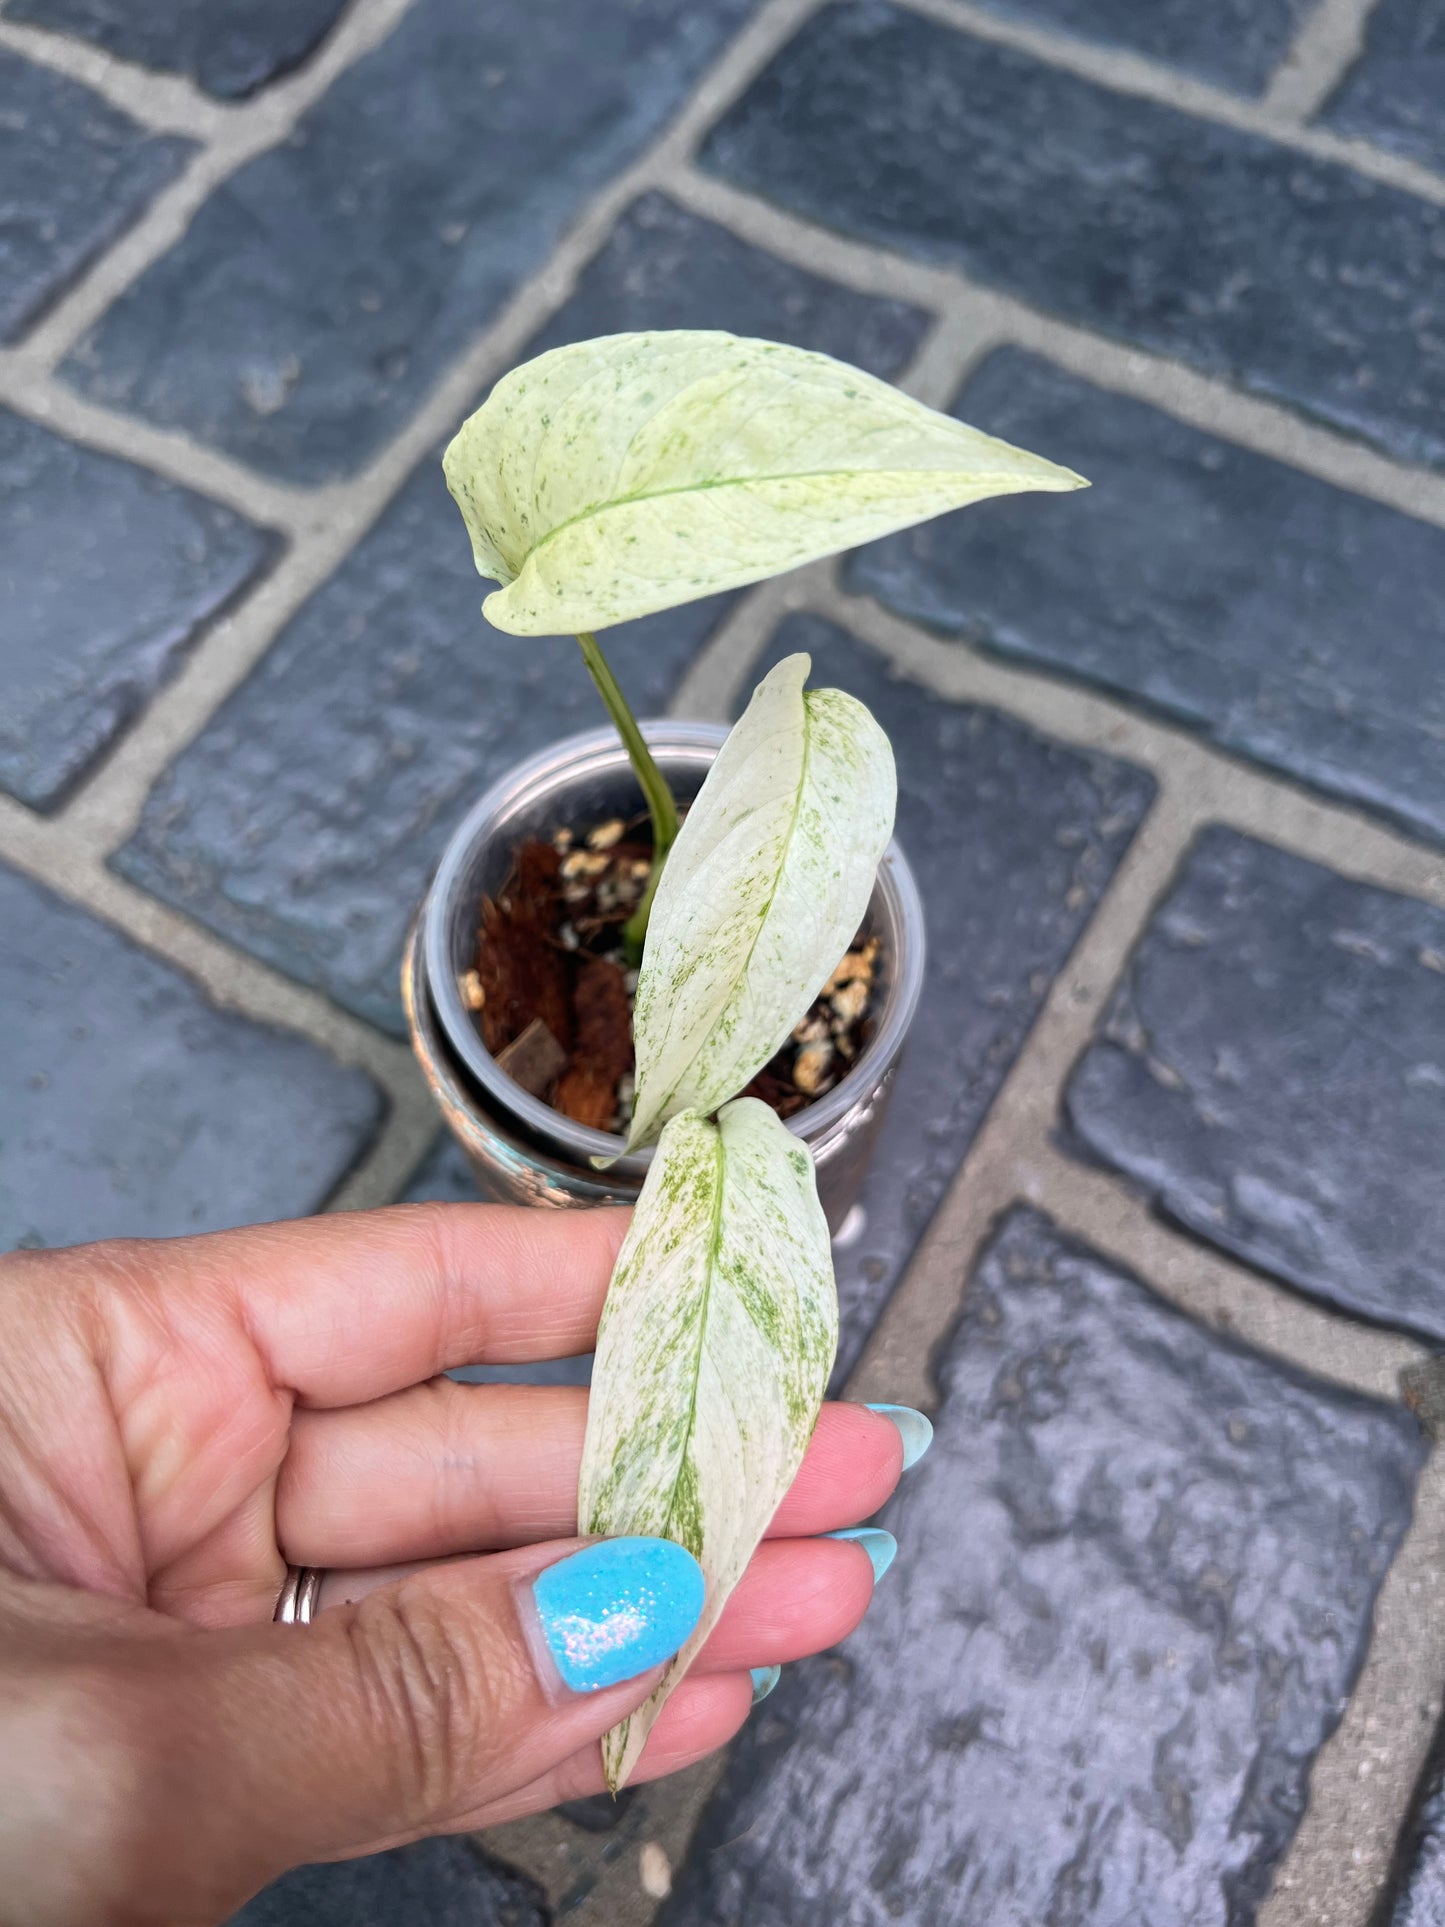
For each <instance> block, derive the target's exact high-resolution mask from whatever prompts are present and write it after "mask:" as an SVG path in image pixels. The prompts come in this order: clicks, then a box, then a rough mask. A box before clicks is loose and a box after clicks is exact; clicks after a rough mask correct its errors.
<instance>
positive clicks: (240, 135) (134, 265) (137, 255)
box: [11, 0, 411, 376]
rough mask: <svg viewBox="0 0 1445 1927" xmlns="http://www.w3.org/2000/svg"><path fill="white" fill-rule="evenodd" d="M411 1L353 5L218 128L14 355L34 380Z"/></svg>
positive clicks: (359, 0) (355, 1) (365, 0)
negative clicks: (295, 64) (289, 69)
mask: <svg viewBox="0 0 1445 1927" xmlns="http://www.w3.org/2000/svg"><path fill="white" fill-rule="evenodd" d="M410 4H411V0H352V6H351V8H350V10H349V11H348V12H347V13H346V14H344V15H343V16H342V18H341V20H340V21H339V22H338V24H337V26H336V27H335V28H334V29H333V30H332V32H331V34H330V35H329V36H328V37H327V39H326V40H325V41H324V42H323V43H322V45H321V46H320V47H319V48H318V49H317V51H316V53H315V54H314V55H313V56H312V58H311V59H310V60H309V61H308V62H307V63H306V64H305V65H304V66H302V67H299V68H297V70H296V71H295V72H294V73H291V74H287V75H285V76H284V77H283V78H282V79H280V80H278V81H276V82H275V83H274V84H273V85H272V86H270V87H268V88H267V89H266V91H265V92H264V93H261V94H258V95H257V97H256V98H255V99H254V100H253V101H250V102H248V103H247V104H246V105H245V106H243V107H238V108H236V109H234V110H233V111H232V113H231V114H230V115H229V116H228V117H227V118H226V120H225V121H224V123H223V124H218V127H217V130H216V132H215V134H214V136H213V138H212V139H211V140H210V141H209V142H208V143H206V144H204V145H203V146H202V148H201V150H200V152H199V153H198V154H197V155H196V156H195V158H194V159H193V160H192V161H191V162H190V164H189V166H187V167H186V168H185V169H184V170H183V171H182V173H181V174H180V176H179V178H178V179H176V180H175V181H173V182H172V183H171V184H170V186H169V187H166V188H163V189H162V190H161V192H160V193H159V194H158V195H157V196H156V198H155V199H154V200H153V201H152V202H151V204H150V206H149V207H148V208H147V209H146V210H145V212H144V213H143V214H142V215H141V216H140V217H139V219H138V220H136V221H135V222H134V223H133V224H132V225H131V226H130V227H128V228H127V229H126V231H125V233H124V234H122V235H121V236H120V237H119V238H118V239H117V240H116V242H115V243H114V245H113V246H112V247H110V248H109V249H108V250H107V251H106V252H105V253H104V254H102V255H101V256H99V258H98V259H97V260H95V261H93V262H92V263H91V264H90V265H89V267H88V268H87V269H86V270H85V271H84V272H83V273H82V274H81V275H80V277H79V278H78V280H77V281H76V282H75V284H74V285H73V286H72V287H71V288H69V289H68V290H67V291H66V293H64V294H63V295H62V296H61V297H60V299H59V300H58V301H57V302H56V303H55V304H54V306H53V307H51V308H50V310H49V311H48V313H47V314H46V315H45V316H43V317H42V319H41V320H40V321H39V322H38V323H37V324H36V326H35V327H34V328H33V329H32V330H31V331H30V333H29V334H28V335H27V337H26V338H25V340H24V342H23V343H22V344H21V345H20V346H18V347H16V348H14V349H13V350H12V351H11V357H12V359H13V360H15V361H19V362H22V363H23V364H24V366H25V367H26V369H28V370H29V371H30V373H31V374H32V376H39V375H48V374H51V373H53V372H54V370H55V368H56V367H57V365H58V364H59V363H60V362H61V361H62V360H63V359H64V358H65V356H66V355H67V354H68V353H69V352H70V350H71V349H72V348H73V347H74V346H75V344H76V342H77V341H78V340H79V339H80V337H81V336H82V335H83V334H84V333H85V332H86V331H87V330H88V329H89V328H91V327H92V326H93V325H94V324H95V322H96V321H98V320H99V319H100V317H101V315H102V314H103V313H104V312H105V310H106V309H107V308H108V307H110V305H111V303H112V302H113V301H115V300H116V299H117V298H118V297H119V296H120V295H122V294H123V293H124V292H125V291H126V289H127V288H128V287H129V286H130V285H131V283H132V282H133V281H135V280H136V279H137V278H138V277H139V276H140V275H141V274H142V273H144V271H145V270H146V269H147V268H148V267H150V266H151V264H152V263H153V262H155V261H157V260H158V259H159V258H160V256H161V255H162V254H164V253H166V252H167V251H168V250H169V249H170V248H172V247H173V246H174V245H175V244H176V243H177V242H178V241H179V240H180V239H181V237H182V236H183V235H184V233H185V231H186V229H187V227H188V226H189V225H190V222H191V219H192V217H193V216H194V215H195V213H196V212H197V210H198V209H199V208H200V206H201V204H202V202H203V201H205V200H206V199H207V198H208V197H209V195H210V194H211V193H212V191H213V190H214V189H215V188H216V187H218V186H219V185H220V184H221V182H222V181H224V180H225V179H226V178H227V177H228V176H229V175H231V174H233V173H235V172H236V170H237V169H238V168H239V167H241V166H243V165H244V164H245V162H247V161H249V160H252V159H254V157H255V156H256V155H257V154H261V153H264V152H265V151H266V150H267V149H268V148H272V147H275V146H276V145H278V144H279V142H281V141H282V140H284V139H285V138H286V136H287V135H288V134H289V133H290V132H291V129H292V128H293V126H294V125H295V123H296V121H297V120H298V119H299V117H300V116H301V115H302V114H303V113H304V112H305V110H306V109H307V108H308V107H309V106H311V104H312V103H313V101H316V100H318V99H319V98H320V97H321V95H322V94H323V93H325V91H326V90H327V88H328V87H330V85H331V83H332V82H333V81H334V80H335V79H336V78H337V76H338V75H339V74H341V73H342V72H344V71H345V69H346V68H347V67H349V66H351V65H353V64H354V62H356V61H357V60H359V59H361V57H362V56H363V55H364V54H366V53H369V52H370V51H371V49H372V48H373V47H375V46H377V45H378V44H379V43H380V42H381V41H382V40H383V39H385V37H386V36H387V35H388V34H389V33H390V32H391V31H392V29H393V28H394V27H395V26H396V25H397V23H398V22H399V21H400V20H401V18H402V15H403V14H404V13H405V12H406V9H407V7H408V6H409V5H410Z"/></svg>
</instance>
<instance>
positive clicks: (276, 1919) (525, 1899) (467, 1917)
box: [230, 1840, 552, 1927]
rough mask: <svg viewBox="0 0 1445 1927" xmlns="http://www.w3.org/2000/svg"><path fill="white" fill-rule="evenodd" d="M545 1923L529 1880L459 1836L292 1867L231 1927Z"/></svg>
mask: <svg viewBox="0 0 1445 1927" xmlns="http://www.w3.org/2000/svg"><path fill="white" fill-rule="evenodd" d="M303 1921H304V1922H305V1923H306V1927H402V1924H403V1923H405V1927H552V1915H551V1912H550V1910H549V1909H548V1908H547V1906H546V1904H545V1902H544V1900H543V1897H542V1895H541V1894H540V1893H539V1892H538V1891H537V1889H536V1888H535V1887H534V1886H533V1885H532V1884H531V1882H530V1881H526V1880H522V1879H521V1878H519V1877H518V1876H517V1875H515V1874H512V1873H509V1872H508V1871H507V1870H506V1869H505V1868H502V1867H497V1866H494V1865H493V1864H492V1862H491V1861H489V1860H485V1859H483V1857H482V1856H481V1854H479V1853H478V1852H477V1851H476V1849H475V1848H473V1847H472V1846H470V1845H469V1844H468V1842H467V1841H465V1840H423V1841H419V1842H418V1843H417V1844H416V1845H415V1846H411V1847H398V1848H396V1849H394V1850H393V1851H392V1852H391V1853H381V1854H375V1855H373V1856H372V1857H371V1858H370V1859H367V1860H353V1861H349V1862H344V1863H342V1864H341V1865H339V1866H335V1865H333V1866H322V1867H298V1868H297V1870H296V1871H295V1873H290V1874H287V1875H286V1877H285V1878H284V1879H282V1880H278V1881H277V1882H276V1884H275V1886H273V1887H268V1888H267V1889H266V1891H265V1892H264V1893H261V1894H258V1895H257V1896H256V1898H255V1899H254V1900H253V1901H251V1902H250V1903H249V1905H247V1906H245V1907H243V1908H242V1909H241V1911H240V1913H238V1914H235V1915H233V1916H232V1918H231V1922H230V1927H298V1923H300V1922H303Z"/></svg>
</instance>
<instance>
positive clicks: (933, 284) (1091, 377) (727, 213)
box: [667, 167, 1445, 528]
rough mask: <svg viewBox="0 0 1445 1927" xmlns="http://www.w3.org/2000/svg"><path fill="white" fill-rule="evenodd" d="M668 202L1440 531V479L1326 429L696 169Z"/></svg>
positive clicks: (1444, 523) (1444, 511)
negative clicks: (1027, 352) (847, 234)
mask: <svg viewBox="0 0 1445 1927" xmlns="http://www.w3.org/2000/svg"><path fill="white" fill-rule="evenodd" d="M667 191H668V192H669V193H671V194H672V196H673V197H674V199H676V200H678V201H680V202H682V203H683V205H684V206H686V207H688V208H689V209H690V210H691V211H692V212H693V213H695V214H699V215H701V216H703V217H704V218H706V219H708V220H711V221H714V222H716V223H717V224H718V226H720V227H724V228H726V229H727V230H728V232H729V233H731V234H733V235H735V236H736V237H737V238H738V239H739V240H741V241H745V242H748V243H750V244H751V245H752V246H754V247H761V248H766V249H767V250H768V251H769V252H771V253H773V254H777V255H779V256H781V257H782V258H784V259H786V260H789V261H791V262H793V263H794V264H795V265H796V266H798V267H802V268H806V269H808V270H809V271H810V272H811V273H813V274H816V275H819V276H822V277H823V278H825V279H828V280H832V281H837V282H840V283H841V284H842V285H843V286H845V287H850V288H854V289H857V290H858V291H859V292H861V293H864V294H872V295H885V296H890V297H892V298H894V299H897V300H903V301H911V302H913V303H915V304H916V305H918V306H920V307H925V308H928V309H930V310H932V311H933V312H935V313H938V314H944V315H949V316H951V317H953V318H954V319H955V320H956V322H957V324H958V325H959V327H960V329H961V330H963V331H964V332H966V333H967V334H968V335H970V336H971V337H972V338H974V339H975V340H977V341H978V342H980V343H988V344H990V345H992V346H995V347H1005V346H1011V347H1016V348H1023V349H1026V350H1028V351H1029V352H1031V353H1033V354H1037V355H1042V356H1046V357H1047V358H1048V359H1049V360H1051V361H1053V362H1056V363H1057V364H1058V366H1059V367H1061V368H1064V369H1067V370H1068V371H1069V372H1070V373H1071V374H1075V375H1078V376H1080V377H1081V378H1082V379H1084V380H1086V381H1090V382H1093V383H1094V384H1095V385H1096V386H1098V387H1101V388H1105V389H1107V390H1109V391H1110V392H1112V393H1115V394H1120V395H1126V396H1129V397H1131V398H1133V399H1135V400H1138V401H1143V402H1148V403H1149V404H1150V405H1151V406H1152V407H1155V408H1159V409H1162V410H1163V411H1164V412H1165V413H1167V414H1171V415H1174V416H1176V417H1177V418H1178V419H1179V420H1180V421H1183V422H1187V423H1189V424H1190V426H1192V427H1195V428H1198V429H1200V430H1202V431H1203V432H1204V433H1206V434H1212V435H1217V436H1218V437H1220V438H1221V439H1222V440H1225V441H1231V442H1235V443H1237V444H1238V445H1239V446H1240V447H1241V448H1247V449H1251V450H1253V451H1254V452H1255V453H1257V454H1261V455H1265V456H1268V457H1269V458H1270V459H1271V460H1273V461H1277V462H1283V463H1286V464H1287V465H1288V466H1290V467H1292V468H1297V469H1299V470H1300V471H1301V473H1303V474H1306V475H1312V476H1314V477H1315V478H1316V479H1317V480H1319V481H1323V482H1328V483H1330V484H1332V485H1333V486H1334V487H1336V488H1342V489H1346V490H1348V491H1349V492H1350V493H1352V494H1356V495H1363V496H1365V497H1366V498H1367V499H1368V500H1370V501H1375V502H1380V503H1382V504H1383V505H1384V506H1385V507H1387V508H1393V509H1398V510H1399V511H1400V512H1401V513H1402V514H1405V515H1410V516H1413V517H1414V518H1415V519H1416V520H1419V521H1424V522H1429V523H1432V524H1433V525H1434V526H1436V527H1439V528H1445V475H1441V474H1438V473H1435V472H1432V471H1431V470H1428V469H1422V468H1413V467H1411V466H1410V465H1409V464H1407V463H1404V462H1398V461H1395V460H1394V459H1393V458H1392V457H1390V456H1388V455H1385V454H1382V453H1381V452H1380V451H1379V450H1378V449H1374V448H1371V447H1370V446H1368V445H1367V444H1366V443H1365V442H1362V441H1357V440H1355V439H1353V438H1352V437H1350V436H1348V435H1345V434H1343V433H1341V432H1340V431H1337V430H1335V429H1332V428H1330V427H1328V426H1327V425H1325V424H1323V423H1321V422H1316V421H1312V420H1309V419H1307V418H1306V417H1305V416H1303V415H1298V414H1295V413H1293V412H1292V411H1291V410H1289V409H1287V408H1285V407H1283V406H1282V405H1281V404H1279V403H1277V402H1270V401H1265V400H1263V399H1262V398H1261V397H1259V396H1257V395H1251V394H1248V393H1246V392H1245V391H1244V390H1243V389H1241V388H1236V387H1233V386H1231V385H1229V384H1228V383H1226V382H1224V381H1221V380H1218V379H1216V378H1214V377H1212V376H1208V375H1203V374H1200V373H1199V372H1198V371H1197V370H1196V369H1193V368H1190V367H1187V366H1186V365H1185V364H1183V363H1182V362H1179V361H1175V360H1171V359H1170V358H1168V357H1166V356H1163V355H1156V354H1152V353H1149V352H1147V351H1146V350H1144V349H1141V348H1138V347H1134V346H1131V345H1130V344H1128V343H1126V342H1121V341H1114V340H1111V339H1110V338H1109V337H1108V336H1107V335H1103V334H1096V333H1094V332H1093V331H1091V330H1090V329H1087V328H1083V327H1080V326H1078V325H1076V324H1075V323H1073V322H1069V321H1064V320H1060V319H1059V318H1058V317H1057V316H1054V315H1049V314H1045V313H1044V312H1043V311H1041V310H1040V309H1036V308H1031V307H1029V306H1027V305H1026V304H1025V303H1024V302H1022V301H1019V300H1017V299H1015V298H1014V297H1013V296H1011V295H1008V294H1003V293H1000V292H998V291H997V290H995V289H992V288H987V287H984V286H982V285H981V284H979V283H976V282H973V281H970V280H969V279H968V277H967V276H966V275H964V274H962V273H960V272H959V271H958V270H956V269H953V268H946V267H938V266H936V265H933V264H931V263H927V262H923V261H918V260H915V259H914V258H912V257H911V256H908V255H903V254H894V253H892V252H890V251H889V250H888V249H886V248H882V247H877V246H874V245H873V244H872V243H869V242H862V241H855V240H852V239H850V238H848V237H846V236H844V235H841V234H837V233H834V232H833V231H832V230H831V229H829V228H826V227H823V226H821V225H820V224H819V223H817V222H813V221H809V220H807V219H805V218H804V217H803V216H802V215H798V214H794V213H791V212H789V211H787V210H785V209H783V208H780V207H777V206H775V205H774V204H772V203H771V202H768V201H764V200H762V199H761V198H760V197H759V196H757V195H754V194H751V193H749V192H747V191H746V190H745V189H742V188H738V187H734V186H732V185H731V184H729V183H728V182H726V181H722V180H720V179H718V178H716V177H715V176H713V175H710V174H706V173H704V172H702V171H701V170H700V169H698V168H696V167H687V168H683V169H681V170H679V172H678V173H677V174H676V175H674V177H673V179H672V181H671V182H670V183H668V184H667Z"/></svg>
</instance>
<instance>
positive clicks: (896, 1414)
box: [868, 1405, 933, 1472]
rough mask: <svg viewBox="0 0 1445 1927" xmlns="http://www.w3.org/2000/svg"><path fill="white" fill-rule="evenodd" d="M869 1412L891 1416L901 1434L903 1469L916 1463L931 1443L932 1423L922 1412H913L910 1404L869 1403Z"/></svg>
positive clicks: (885, 1416) (886, 1416) (905, 1469)
mask: <svg viewBox="0 0 1445 1927" xmlns="http://www.w3.org/2000/svg"><path fill="white" fill-rule="evenodd" d="M868 1410H869V1411H870V1412H877V1413H879V1414H881V1416H882V1417H884V1418H891V1419H892V1421H893V1423H894V1424H895V1425H896V1426H897V1427H898V1430H899V1431H900V1432H901V1433H902V1434H903V1470H904V1471H905V1472H906V1471H907V1470H908V1468H909V1467H910V1466H912V1465H917V1463H918V1461H919V1460H920V1459H921V1458H922V1457H923V1455H924V1453H925V1452H926V1451H927V1450H928V1448H929V1446H930V1445H932V1443H933V1424H932V1421H931V1420H930V1419H927V1418H925V1417H924V1415H923V1413H922V1412H915V1411H914V1409H913V1407H912V1406H911V1405H870V1406H869V1407H868Z"/></svg>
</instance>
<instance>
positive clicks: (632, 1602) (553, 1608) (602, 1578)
mask: <svg viewBox="0 0 1445 1927" xmlns="http://www.w3.org/2000/svg"><path fill="white" fill-rule="evenodd" d="M706 1592H707V1586H706V1582H705V1581H704V1579H703V1576H702V1567H701V1566H700V1565H699V1564H698V1563H697V1561H696V1559H694V1558H693V1556H692V1554H691V1553H690V1552H688V1551H687V1550H686V1549H685V1548H684V1547H682V1546H677V1545H674V1544H673V1542H672V1541H671V1540H670V1539H600V1540H599V1541H598V1542H597V1544H596V1545H595V1546H587V1547H585V1548H584V1549H583V1550H582V1551H581V1552H574V1553H571V1554H570V1555H569V1556H568V1557H567V1558H566V1559H559V1560H558V1561H557V1563H556V1565H555V1566H548V1568H547V1570H546V1571H545V1572H543V1573H539V1574H538V1576H537V1578H536V1579H534V1580H533V1582H532V1597H533V1598H534V1599H535V1600H536V1602H537V1615H538V1618H539V1619H540V1620H541V1622H542V1635H543V1637H544V1638H545V1640H546V1641H547V1647H548V1650H549V1651H550V1653H551V1655H552V1657H553V1659H554V1660H555V1661H556V1662H557V1671H558V1672H559V1673H560V1674H561V1675H562V1679H563V1682H564V1684H566V1685H567V1686H570V1687H571V1689H572V1691H573V1692H574V1693H595V1692H596V1691H597V1690H598V1688H599V1687H603V1686H615V1685H616V1684H617V1682H618V1681H619V1680H623V1679H635V1678H636V1676H637V1675H638V1674H639V1673H645V1672H646V1671H647V1670H648V1668H649V1667H651V1666H657V1665H660V1664H661V1662H662V1661H663V1660H665V1659H671V1657H672V1655H673V1654H674V1653H675V1652H676V1651H677V1649H678V1648H679V1646H681V1645H683V1644H684V1643H685V1641H686V1639H687V1636H688V1634H689V1633H690V1632H691V1631H692V1629H693V1627H694V1626H696V1624H697V1622H698V1620H699V1619H700V1618H701V1617H702V1607H703V1600H704V1598H705V1596H706Z"/></svg>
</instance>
